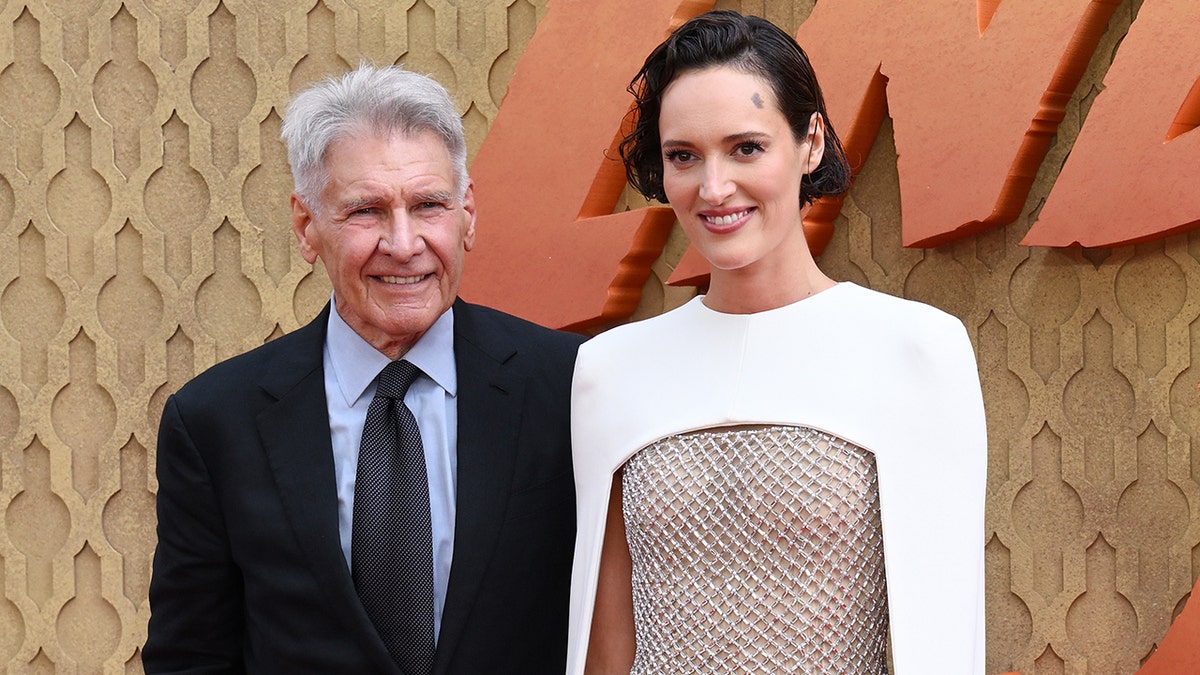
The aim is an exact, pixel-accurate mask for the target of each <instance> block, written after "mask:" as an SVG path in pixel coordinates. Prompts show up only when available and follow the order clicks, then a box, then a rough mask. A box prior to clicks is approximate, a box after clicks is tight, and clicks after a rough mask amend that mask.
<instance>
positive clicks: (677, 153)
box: [667, 150, 692, 163]
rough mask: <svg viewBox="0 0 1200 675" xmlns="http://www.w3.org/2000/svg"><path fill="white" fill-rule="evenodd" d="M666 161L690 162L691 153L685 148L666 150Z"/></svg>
mask: <svg viewBox="0 0 1200 675" xmlns="http://www.w3.org/2000/svg"><path fill="white" fill-rule="evenodd" d="M667 161H668V162H672V163H676V162H690V161H692V153H690V152H688V151H687V150H668V151H667Z"/></svg>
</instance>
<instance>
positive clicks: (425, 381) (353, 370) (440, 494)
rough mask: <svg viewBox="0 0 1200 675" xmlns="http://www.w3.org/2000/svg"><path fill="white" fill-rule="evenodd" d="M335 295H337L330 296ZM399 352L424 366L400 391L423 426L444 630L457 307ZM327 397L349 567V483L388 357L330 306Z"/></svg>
mask: <svg viewBox="0 0 1200 675" xmlns="http://www.w3.org/2000/svg"><path fill="white" fill-rule="evenodd" d="M333 302H336V298H334V300H333ZM401 358H403V359H406V360H408V361H409V362H411V363H412V364H413V365H415V366H416V367H418V368H420V369H421V372H422V373H423V375H421V376H419V377H418V378H417V379H416V381H415V382H413V383H412V385H411V386H410V387H409V389H408V393H407V394H405V395H404V403H405V405H407V406H408V407H409V409H410V410H412V413H413V416H414V417H416V419H417V426H418V427H419V428H420V430H421V444H422V445H423V446H424V448H425V469H426V471H427V473H428V474H429V515H430V519H431V521H432V523H433V630H434V639H435V640H436V639H437V636H438V635H439V634H440V632H441V626H442V610H443V608H444V607H445V604H446V585H447V583H448V582H449V580H450V561H451V558H452V557H453V553H454V504H455V494H456V493H455V485H456V484H457V481H456V479H457V477H458V461H457V460H458V457H457V453H456V449H457V448H458V405H457V401H456V398H455V397H456V396H457V394H458V376H457V369H456V367H455V362H454V312H453V310H446V312H445V313H443V314H442V315H441V316H440V317H438V320H437V321H435V322H434V324H433V326H431V327H430V328H429V330H428V331H426V332H425V334H424V335H422V336H421V339H420V340H417V343H416V344H415V345H413V346H412V348H411V349H409V350H408V352H407V353H405V354H404V355H403V356H402V357H401ZM324 361H325V401H326V405H327V406H328V407H329V430H330V436H331V440H332V442H333V470H334V476H335V477H336V479H337V496H338V533H339V535H340V537H341V544H342V553H343V554H344V555H345V556H346V565H347V567H349V566H351V565H352V564H353V563H352V562H351V557H350V540H351V536H350V535H351V528H352V526H353V521H354V482H355V476H356V473H357V470H358V447H359V444H360V442H361V440H362V431H363V424H364V423H365V422H366V419H367V408H368V407H370V405H371V399H373V398H375V378H376V377H378V375H379V373H380V371H382V370H383V368H384V366H386V365H387V364H388V362H389V359H388V357H386V356H384V355H383V354H382V353H380V352H379V351H377V350H376V349H375V348H374V347H372V346H371V345H370V344H368V343H367V342H366V341H365V340H363V339H362V337H360V336H359V335H358V333H355V332H354V330H353V329H351V328H350V326H349V325H347V324H346V322H345V321H344V320H343V319H342V317H341V316H340V315H338V313H337V310H336V305H335V308H334V310H333V311H331V312H329V327H328V332H327V333H326V336H325V355H324Z"/></svg>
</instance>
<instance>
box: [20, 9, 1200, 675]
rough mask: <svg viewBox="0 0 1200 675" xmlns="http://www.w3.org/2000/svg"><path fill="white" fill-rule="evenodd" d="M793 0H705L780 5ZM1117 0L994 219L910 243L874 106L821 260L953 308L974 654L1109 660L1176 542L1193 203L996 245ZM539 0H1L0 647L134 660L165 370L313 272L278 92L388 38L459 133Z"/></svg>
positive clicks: (1182, 539)
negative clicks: (983, 626)
mask: <svg viewBox="0 0 1200 675" xmlns="http://www.w3.org/2000/svg"><path fill="white" fill-rule="evenodd" d="M812 5H813V3H812V2H811V0H797V1H795V2H791V1H780V0H757V1H755V0H746V1H745V2H741V3H738V2H720V3H718V6H721V7H730V8H739V9H743V10H745V11H747V12H751V13H757V14H762V15H764V16H767V17H768V18H770V19H772V20H774V21H776V22H778V23H780V24H781V25H783V26H785V27H787V28H788V29H789V30H794V29H795V28H796V27H797V26H799V25H800V23H801V22H802V21H804V19H805V18H806V17H807V16H808V13H809V11H811V8H812ZM1139 7H1140V2H1137V1H1136V0H1134V1H1130V2H1126V3H1125V4H1123V5H1122V6H1121V7H1120V8H1119V9H1118V11H1117V14H1116V17H1115V18H1114V19H1113V21H1112V22H1111V25H1110V27H1109V31H1108V34H1107V35H1106V36H1105V38H1104V41H1103V42H1102V44H1101V46H1100V48H1099V50H1098V51H1097V55H1096V57H1095V58H1093V61H1092V64H1091V66H1090V67H1089V70H1088V73H1087V75H1086V76H1085V78H1084V81H1083V83H1082V84H1081V85H1080V87H1079V90H1078V92H1077V93H1076V96H1075V97H1074V98H1073V99H1072V100H1071V102H1070V104H1069V107H1068V111H1067V116H1066V120H1065V121H1064V122H1063V124H1062V127H1061V129H1060V130H1059V139H1058V143H1057V145H1056V146H1055V147H1054V148H1053V149H1052V150H1051V153H1050V157H1049V158H1048V159H1047V161H1046V162H1045V164H1044V166H1043V168H1042V173H1041V174H1040V175H1039V176H1038V179H1037V181H1036V183H1035V185H1034V188H1033V191H1032V193H1031V195H1030V197H1029V200H1028V203H1027V205H1026V208H1025V210H1024V212H1023V215H1022V217H1021V218H1020V219H1019V220H1018V221H1017V222H1016V223H1014V224H1012V225H1010V226H1008V227H1005V228H1001V229H997V230H992V231H989V232H985V233H982V234H980V235H978V236H976V237H974V238H970V239H967V240H964V241H960V242H956V243H954V244H951V245H948V246H945V247H942V248H938V249H933V250H906V249H903V248H902V247H901V246H900V229H899V213H900V208H899V206H900V205H899V196H898V195H899V188H898V184H899V183H898V178H897V175H896V153H895V147H894V145H893V144H892V138H891V127H890V124H887V123H885V125H884V128H883V130H882V131H881V133H880V138H879V139H878V141H877V142H876V145H875V148H874V150H873V151H872V153H871V155H870V157H869V158H868V160H867V163H866V165H865V167H864V169H863V171H862V173H861V175H860V178H859V180H858V182H857V183H856V185H855V187H854V189H853V191H852V193H851V195H850V197H849V198H848V199H847V200H846V204H845V208H844V209H843V212H842V215H841V217H840V218H839V223H838V228H837V231H836V233H835V235H834V239H833V241H832V242H831V243H830V245H829V247H828V249H827V250H826V252H825V254H824V256H823V258H822V260H821V264H822V266H823V267H824V268H825V269H826V270H827V271H828V272H829V273H830V274H831V275H832V276H834V277H836V278H840V279H848V280H853V281H856V282H858V283H861V284H863V285H867V286H870V287H873V288H876V289H879V290H882V291H885V292H888V293H893V294H896V295H903V296H907V297H912V298H916V299H920V300H923V301H926V302H930V303H932V304H934V305H937V306H939V307H942V308H944V309H946V310H947V311H950V312H952V313H954V314H955V315H957V316H958V317H960V318H961V319H962V320H963V321H964V323H965V324H966V326H967V329H968V331H969V333H970V335H971V338H972V340H973V341H974V344H975V346H976V349H977V353H978V356H979V364H980V371H981V375H982V378H983V386H984V396H985V400H986V403H987V409H988V415H989V420H988V426H989V438H990V446H991V455H990V458H989V495H988V506H989V510H988V537H989V538H988V541H987V563H988V603H989V606H988V622H989V645H988V646H989V657H988V664H989V671H991V672H999V671H1004V670H1010V669H1012V670H1020V671H1022V672H1024V673H1039V674H1040V673H1105V674H1107V673H1118V674H1125V673H1132V672H1134V671H1135V670H1136V669H1137V667H1138V665H1139V664H1140V663H1141V662H1142V661H1143V660H1144V659H1145V657H1146V656H1147V655H1148V654H1149V653H1150V652H1151V651H1152V650H1153V648H1154V646H1155V644H1156V643H1157V642H1158V641H1159V640H1161V638H1162V635H1163V634H1164V633H1165V632H1166V630H1167V627H1168V626H1169V624H1170V620H1171V618H1172V616H1173V615H1174V614H1175V613H1177V612H1178V611H1179V609H1180V608H1181V607H1182V604H1183V602H1184V600H1185V599H1186V596H1187V593H1188V590H1189V589H1190V587H1191V584H1192V582H1193V580H1194V578H1195V575H1196V572H1197V570H1200V484H1198V483H1197V480H1196V476H1197V475H1200V452H1198V453H1193V451H1192V438H1198V437H1200V406H1198V405H1197V403H1198V401H1197V399H1198V397H1200V394H1198V392H1197V386H1198V385H1200V368H1193V366H1192V363H1191V360H1192V354H1193V353H1200V351H1198V350H1200V235H1195V234H1189V235H1178V236H1174V237H1172V238H1169V239H1166V240H1163V241H1159V242H1152V243H1146V244H1141V245H1138V246H1131V247H1124V248H1118V249H1103V250H1098V249H1078V248H1076V249H1064V250H1054V249H1028V248H1022V247H1020V246H1018V245H1017V242H1018V241H1019V240H1020V239H1021V237H1022V236H1023V234H1024V233H1025V231H1026V230H1028V228H1029V224H1030V223H1031V222H1032V220H1033V219H1034V218H1035V217H1036V213H1037V210H1038V208H1039V206H1040V204H1041V203H1042V201H1043V200H1044V198H1045V196H1046V195H1047V194H1048V192H1049V190H1050V187H1051V186H1052V185H1053V183H1054V180H1055V178H1056V172H1057V167H1059V166H1061V164H1062V161H1063V159H1064V158H1065V156H1066V153H1067V152H1068V151H1069V149H1070V147H1071V144H1072V142H1073V139H1074V137H1075V135H1077V134H1078V132H1079V128H1080V125H1081V123H1082V119H1083V117H1084V116H1085V115H1086V111H1087V108H1088V106H1089V104H1090V101H1091V99H1092V98H1093V97H1094V96H1095V93H1096V92H1097V91H1098V90H1099V89H1100V88H1101V83H1102V81H1103V77H1104V73H1105V71H1106V70H1107V68H1108V66H1109V63H1110V62H1111V59H1112V54H1113V52H1114V49H1115V47H1116V45H1117V44H1118V43H1119V41H1120V38H1121V37H1122V36H1123V35H1124V34H1125V32H1126V31H1127V30H1128V28H1129V25H1130V23H1131V22H1132V20H1133V18H1134V16H1135V14H1136V11H1137V9H1138V8H1139ZM546 11H547V0H490V1H489V0H457V1H455V0H401V1H400V2H385V1H383V0H305V1H302V2H299V1H288V2H275V1H268V0H229V1H228V2H224V1H222V2H214V1H212V0H131V1H129V2H125V3H121V2H114V1H110V0H93V1H90V2H88V1H85V2H76V1H73V0H54V1H50V0H43V1H41V2H14V1H11V0H10V1H9V2H7V3H0V451H2V453H3V454H2V455H0V514H2V515H3V517H2V518H0V589H2V590H0V664H5V665H6V666H7V669H8V670H9V671H10V672H17V673H20V672H39V673H40V672H64V673H72V672H77V673H92V672H112V673H118V672H120V673H124V672H140V669H141V666H140V661H139V655H138V649H139V647H140V645H141V643H142V642H143V640H144V639H145V630H146V628H145V626H146V621H147V618H148V615H149V607H148V604H147V601H146V592H147V588H148V585H149V578H150V559H151V555H152V552H153V547H154V511H153V505H154V491H155V489H156V483H155V479H154V471H153V469H154V435H155V431H156V427H157V423H158V417H159V412H160V411H161V408H162V405H163V402H164V400H165V398H166V396H167V395H168V394H169V393H170V392H171V391H174V390H175V389H176V388H178V387H179V386H180V385H181V384H182V383H183V382H185V381H186V380H187V379H188V378H190V377H191V376H192V375H194V374H195V373H196V372H198V371H199V370H201V369H203V368H205V367H207V366H208V365H210V364H212V363H213V362H215V361H216V360H218V359H222V358H225V357H228V356H230V355H233V354H235V353H238V352H241V351H243V350H245V349H247V348H249V347H251V346H254V345H256V344H259V343H261V342H263V341H264V340H268V339H270V338H271V337H273V336H276V335H279V334H281V333H283V332H287V331H290V330H292V329H294V328H296V327H297V326H299V325H300V324H301V323H303V322H304V321H306V320H307V319H308V318H310V317H311V316H313V315H314V314H315V312H316V311H317V310H318V309H319V308H320V306H321V305H322V304H323V303H324V302H325V300H326V298H327V297H328V293H329V286H328V283H327V282H326V281H325V278H324V275H323V273H322V272H321V271H320V270H316V271H314V270H313V269H312V268H311V267H310V266H308V265H306V264H304V263H303V261H302V260H301V258H300V257H299V256H298V255H297V253H296V247H295V244H294V242H293V238H292V236H291V233H290V231H289V229H288V220H287V218H288V210H287V195H288V192H289V190H290V177H289V175H288V171H287V167H286V158H285V155H284V151H283V148H282V146H281V145H280V144H279V142H278V134H279V123H280V114H281V111H282V110H283V108H284V106H285V105H286V102H287V100H288V98H289V96H290V94H291V93H292V92H294V91H296V90H297V89H299V88H301V87H303V86H305V85H307V84H308V83H311V82H313V81H314V80H316V79H318V78H320V77H323V76H325V75H327V74H330V73H336V72H339V71H341V70H343V69H345V68H346V67H347V66H349V65H353V64H356V63H357V62H358V61H359V60H361V59H367V60H371V61H375V62H403V63H406V64H407V65H409V66H410V67H412V68H413V69H416V70H419V71H421V72H427V73H430V74H433V75H434V76H435V77H437V78H438V79H439V80H441V81H442V82H443V83H445V84H446V85H447V87H448V88H449V89H450V90H451V92H452V94H453V95H454V96H455V100H456V102H457V104H458V107H459V110H460V112H461V113H462V114H463V117H464V120H465V123H466V127H467V133H468V142H469V146H470V148H471V152H472V156H473V153H474V151H475V149H477V148H478V147H479V145H480V143H481V141H482V139H483V137H484V135H485V134H486V133H487V129H488V127H489V124H490V122H491V120H492V119H494V117H495V114H496V111H497V110H498V107H499V105H500V102H501V99H502V97H503V94H504V91H505V87H506V84H507V82H508V79H509V78H510V77H511V75H512V73H513V72H514V70H515V68H516V65H517V62H518V61H519V58H520V55H521V52H522V49H523V48H524V45H525V44H526V43H527V42H528V40H529V38H530V36H531V35H532V34H533V31H534V29H535V27H536V25H537V23H538V21H539V20H540V19H541V18H542V17H543V16H544V15H545V13H546ZM631 20H636V18H631ZM847 29H848V30H853V27H847ZM613 95H614V96H625V94H624V93H623V92H620V91H616V92H613ZM834 123H835V124H836V123H837V120H834ZM561 133H569V130H562V132H561ZM947 178H948V180H949V179H950V178H952V177H947ZM535 180H536V177H531V189H530V194H531V195H535V196H536V195H538V194H539V192H538V190H537V189H536V185H535V184H533V181H535ZM945 187H946V189H961V188H956V187H955V186H953V185H951V184H949V183H948V184H947V185H946V186H945ZM623 202H624V203H625V204H628V205H630V206H633V207H637V206H641V205H642V202H641V200H640V197H637V196H636V195H633V194H630V193H627V195H626V197H625V199H624V200H623ZM481 218H483V219H485V220H486V218H487V214H481ZM685 246H686V242H685V241H684V239H683V237H682V235H681V234H679V233H678V232H676V233H675V234H674V235H673V236H672V239H671V241H670V242H669V244H668V247H667V252H666V254H664V256H663V258H662V259H661V260H659V261H658V262H657V263H656V264H655V266H654V275H653V276H652V278H651V280H650V282H649V283H648V284H647V287H646V293H645V296H644V298H643V302H642V306H641V308H640V309H639V311H638V314H637V315H636V316H638V317H642V316H649V315H653V314H657V313H659V312H661V311H663V310H664V309H666V308H670V307H673V306H676V305H678V304H680V303H681V302H683V301H684V300H686V299H687V297H689V296H690V294H691V291H690V290H688V289H676V288H669V287H666V286H665V285H664V284H663V280H664V279H666V278H667V276H668V275H669V274H670V271H671V268H672V266H673V265H674V263H675V262H676V261H677V260H678V259H679V256H680V255H681V254H682V251H683V249H684V247H685ZM469 260H470V259H469V258H468V263H467V264H470V262H469Z"/></svg>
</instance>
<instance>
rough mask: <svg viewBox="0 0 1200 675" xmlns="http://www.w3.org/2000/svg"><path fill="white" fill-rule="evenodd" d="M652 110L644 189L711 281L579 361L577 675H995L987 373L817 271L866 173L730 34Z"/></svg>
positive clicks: (765, 48)
mask: <svg viewBox="0 0 1200 675" xmlns="http://www.w3.org/2000/svg"><path fill="white" fill-rule="evenodd" d="M630 90H631V92H633V93H634V95H635V97H636V109H635V111H634V113H633V114H634V123H635V125H634V129H633V131H632V133H631V134H630V135H629V136H628V137H627V138H626V139H624V141H623V143H622V144H621V154H622V158H623V159H624V161H625V166H626V171H627V173H628V175H629V178H630V181H631V182H632V184H633V185H634V186H635V187H636V188H637V189H639V190H640V191H641V192H642V194H644V195H646V196H647V197H649V198H655V199H659V200H662V201H666V202H669V203H670V204H671V206H672V207H673V208H674V210H675V214H676V216H677V217H678V219H679V222H680V225H681V226H682V227H683V229H684V231H685V232H686V233H687V235H688V237H689V239H690V240H691V243H692V245H693V246H694V247H695V248H696V249H697V250H698V251H699V252H700V253H701V254H703V255H704V257H705V258H706V259H707V260H708V262H709V264H710V266H711V277H710V279H711V281H710V285H709V289H708V292H707V294H706V295H704V296H701V297H698V298H696V299H694V300H693V301H691V302H690V303H688V304H687V305H685V306H683V307H681V308H679V309H678V310H675V311H673V312H669V313H667V314H665V315H663V316H660V317H657V318H654V319H650V320H648V321H644V322H640V323H636V324H631V325H628V326H623V327H620V328H617V329H614V330H611V331H608V332H607V333H604V334H602V335H600V336H598V337H596V338H594V339H593V340H592V341H590V342H588V343H586V344H585V345H584V347H583V348H582V349H581V350H580V353H579V358H578V361H577V363H576V372H575V380H574V390H573V399H572V417H573V422H572V424H573V428H572V443H573V445H574V452H575V474H576V485H577V491H578V518H579V530H578V539H577V544H576V552H575V568H574V579H573V587H572V609H571V634H570V640H571V642H570V647H569V656H568V659H569V661H568V673H569V674H576V673H582V672H585V671H586V672H587V673H622V674H625V673H630V672H634V673H697V672H704V673H712V672H721V673H820V674H827V673H871V674H872V675H875V674H878V673H885V672H887V671H888V661H889V647H890V652H891V660H892V664H893V670H892V672H893V673H895V674H898V675H915V674H920V675H972V674H979V673H982V672H983V664H984V658H983V656H984V645H983V628H984V615H983V590H984V589H983V544H984V536H983V534H984V533H983V509H984V488H985V473H986V460H985V454H986V429H985V426H984V417H983V403H982V397H981V395H980V390H979V379H978V374H977V371H976V367H975V360H974V354H973V351H972V348H971V344H970V342H969V340H968V339H967V336H966V333H965V331H964V330H963V326H962V324H961V323H960V322H959V321H958V320H957V319H955V318H954V317H952V316H949V315H947V314H944V313H943V312H941V311H939V310H937V309H934V308H932V307H928V306H925V305H921V304H918V303H914V302H910V301H906V300H901V299H898V298H894V297H891V296H887V295H882V294H879V293H875V292H873V291H870V290H867V289H863V288H861V287H858V286H855V285H853V284H850V283H837V282H835V281H833V280H832V279H830V278H829V277H827V276H825V275H824V274H823V273H822V272H821V271H820V270H819V269H818V268H817V266H816V264H815V262H814V261H813V257H812V255H811V253H810V252H809V249H808V245H807V242H806V241H805V237H804V230H803V227H802V220H803V217H804V214H805V212H806V211H807V209H808V208H809V206H810V205H811V203H812V201H813V200H814V199H816V198H819V197H822V196H827V195H836V194H840V193H842V192H844V191H845V190H846V189H847V188H848V184H849V170H848V167H847V162H846V158H845V156H844V154H843V152H842V149H841V145H840V143H839V141H838V139H837V135H836V134H835V133H834V130H833V128H832V127H831V126H830V123H829V120H828V118H827V116H826V113H825V104H824V101H823V99H822V96H821V90H820V88H819V86H818V85H817V81H816V77H815V75H814V73H813V71H812V67H811V65H810V64H809V62H808V58H807V56H806V55H805V54H804V52H803V51H802V50H801V49H800V47H799V46H798V45H796V43H795V41H794V40H793V39H792V38H791V37H790V36H788V35H787V34H786V33H784V32H783V31H782V30H780V29H779V28H778V27H776V26H774V25H772V24H770V23H769V22H767V21H765V20H763V19H758V18H753V17H743V16H741V15H739V14H736V13H733V12H725V11H716V12H710V13H707V14H704V15H701V16H699V17H697V18H695V19H692V20H691V21H689V22H687V23H685V24H684V25H683V26H681V27H680V28H679V29H678V30H676V31H675V32H674V33H673V34H672V35H671V36H670V37H669V38H668V39H667V40H666V41H665V42H664V43H663V44H661V45H659V47H658V48H656V49H655V50H654V52H653V53H651V54H650V56H649V57H648V58H647V59H646V62H645V65H644V66H643V67H642V70H641V71H640V72H639V73H638V75H637V77H636V78H635V79H634V82H633V84H632V85H631V86H630ZM889 635H890V639H889Z"/></svg>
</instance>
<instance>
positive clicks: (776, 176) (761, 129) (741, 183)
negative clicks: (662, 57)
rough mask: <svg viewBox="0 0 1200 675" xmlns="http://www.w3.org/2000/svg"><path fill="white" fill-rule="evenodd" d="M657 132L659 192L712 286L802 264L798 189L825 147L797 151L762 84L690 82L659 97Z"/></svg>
mask: <svg viewBox="0 0 1200 675" xmlns="http://www.w3.org/2000/svg"><path fill="white" fill-rule="evenodd" d="M658 130H659V134H660V138H661V139H662V153H663V188H664V191H665V192H666V194H667V199H668V200H669V201H670V202H671V206H672V208H674V210H675V215H676V217H678V218H679V222H680V225H681V226H682V227H683V229H684V232H685V233H686V234H687V236H688V239H689V240H691V243H692V245H693V246H695V247H696V248H697V250H699V252H700V253H701V254H702V255H703V256H704V257H705V258H706V259H707V260H708V262H709V263H710V264H711V266H712V268H713V274H714V282H715V281H716V276H717V275H718V274H720V273H746V274H751V275H755V276H756V277H758V276H759V275H766V276H765V277H762V278H765V279H770V278H772V277H775V275H776V274H777V273H779V272H781V271H786V270H794V269H795V267H796V266H798V265H800V264H801V261H800V259H798V257H797V256H801V257H805V256H808V248H807V242H805V239H804V231H803V228H802V227H801V209H800V179H801V177H802V176H803V175H804V174H806V173H808V172H809V171H810V170H811V168H816V166H817V165H818V164H819V163H820V161H821V150H822V145H821V142H820V137H819V135H818V136H817V139H818V140H817V141H816V143H815V147H814V144H813V143H810V142H809V140H807V139H806V140H804V141H801V142H799V143H797V142H796V139H795V137H794V136H793V134H792V130H791V127H790V126H789V125H788V121H787V118H785V117H784V116H783V113H782V112H781V111H780V109H779V105H778V103H777V102H776V100H775V95H774V93H773V92H772V90H771V87H770V85H769V84H768V83H767V82H766V81H765V80H764V79H762V78H761V77H758V76H756V75H751V74H748V73H745V72H742V71H739V70H735V69H733V68H729V67H727V66H714V67H710V68H705V69H703V70H694V71H689V72H686V73H684V74H682V75H680V76H679V77H678V78H676V79H675V80H674V81H673V82H672V83H671V84H670V85H668V86H667V88H666V90H665V91H664V92H663V96H662V106H661V111H660V114H659V121H658ZM810 167H811V168H810ZM809 259H811V258H809ZM775 278H777V277H775Z"/></svg>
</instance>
